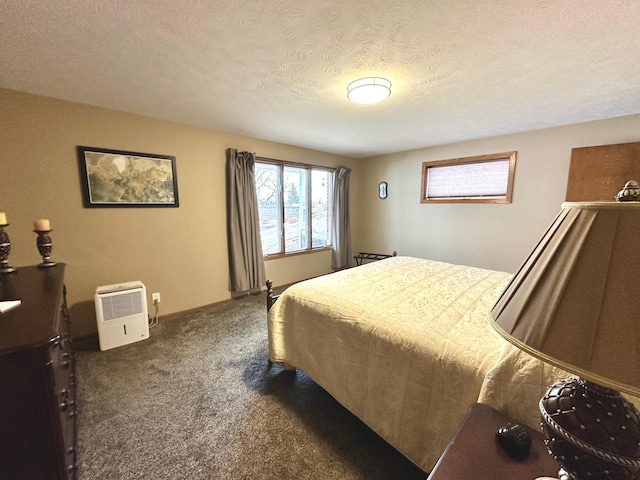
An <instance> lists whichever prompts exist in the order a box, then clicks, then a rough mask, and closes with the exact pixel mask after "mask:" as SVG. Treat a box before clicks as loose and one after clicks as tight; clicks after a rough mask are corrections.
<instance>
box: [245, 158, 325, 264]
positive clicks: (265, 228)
mask: <svg viewBox="0 0 640 480" xmlns="http://www.w3.org/2000/svg"><path fill="white" fill-rule="evenodd" d="M334 170H335V169H333V168H327V167H319V166H315V165H307V164H302V163H293V162H286V161H283V160H274V159H270V158H263V157H256V193H257V196H258V215H259V217H260V237H261V239H262V253H263V254H264V256H265V258H267V257H269V258H275V257H279V256H283V255H289V254H298V253H304V252H310V251H316V250H321V249H325V248H329V247H331V223H332V222H331V211H332V205H331V204H332V201H333V172H334Z"/></svg>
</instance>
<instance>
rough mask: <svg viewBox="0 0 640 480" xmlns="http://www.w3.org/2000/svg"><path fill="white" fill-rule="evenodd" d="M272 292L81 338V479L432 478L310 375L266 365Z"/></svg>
mask: <svg viewBox="0 0 640 480" xmlns="http://www.w3.org/2000/svg"><path fill="white" fill-rule="evenodd" d="M264 303H265V298H264V295H257V296H251V297H246V298H243V299H240V300H235V301H232V302H228V303H224V304H220V305H217V306H214V307H209V308H206V309H202V310H200V311H197V312H194V313H190V314H187V315H184V316H181V317H179V318H170V319H167V320H165V321H163V322H161V323H160V325H159V326H157V327H155V328H153V329H151V338H150V339H148V340H144V341H141V342H138V343H134V344H131V345H128V346H124V347H119V348H116V349H113V350H108V351H105V352H100V351H98V349H97V337H96V339H94V340H93V341H89V342H87V341H86V339H84V341H82V342H76V350H77V353H76V357H77V376H78V391H77V395H78V408H79V417H78V464H79V471H78V474H79V475H78V478H79V479H80V480H111V479H113V480H125V479H127V480H128V479H145V480H150V479H172V480H173V479H190V480H199V479H330V478H333V479H347V480H349V479H354V480H355V479H367V480H376V479H381V480H382V479H408V480H411V479H424V478H426V476H427V475H426V474H425V473H424V472H423V471H421V470H420V469H418V468H417V467H415V466H414V465H413V464H412V463H411V462H410V461H408V460H407V459H406V458H404V457H403V456H402V455H401V454H400V453H398V452H397V451H396V450H394V449H393V448H392V447H390V446H389V445H388V444H387V443H386V442H384V441H383V440H382V439H381V438H380V437H378V436H377V435H376V434H375V433H373V432H372V431H371V430H370V429H369V428H368V427H366V426H365V425H364V424H362V423H361V422H360V421H359V420H358V419H357V418H355V417H354V416H353V415H351V414H350V413H349V412H348V411H347V410H346V409H344V408H343V407H342V406H340V405H339V404H338V403H337V402H336V401H335V400H334V399H333V398H332V397H331V396H330V395H328V394H327V393H326V392H325V391H324V390H323V389H322V388H320V387H319V386H318V385H317V384H315V383H314V382H313V381H312V380H311V379H310V378H309V377H307V376H306V375H305V374H304V372H301V371H297V372H286V371H283V370H281V369H279V368H278V367H275V366H270V365H269V364H268V362H267V360H266V353H267V346H266V342H267V333H266V312H265V307H264Z"/></svg>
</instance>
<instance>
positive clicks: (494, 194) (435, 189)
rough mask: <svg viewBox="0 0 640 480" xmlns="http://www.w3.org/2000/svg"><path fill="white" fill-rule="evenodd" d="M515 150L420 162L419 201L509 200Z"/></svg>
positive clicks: (514, 165) (494, 201) (496, 201)
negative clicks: (420, 188)
mask: <svg viewBox="0 0 640 480" xmlns="http://www.w3.org/2000/svg"><path fill="white" fill-rule="evenodd" d="M515 167H516V152H505V153H494V154H491V155H479V156H477V157H465V158H453V159H450V160H437V161H435V162H424V163H423V164H422V191H421V194H420V201H421V202H422V203H428V202H449V203H453V202H469V203H472V202H474V203H511V195H512V193H513V176H514V172H515Z"/></svg>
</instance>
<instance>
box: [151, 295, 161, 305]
mask: <svg viewBox="0 0 640 480" xmlns="http://www.w3.org/2000/svg"><path fill="white" fill-rule="evenodd" d="M151 300H152V301H153V304H154V305H155V304H156V303H160V292H155V293H152V294H151Z"/></svg>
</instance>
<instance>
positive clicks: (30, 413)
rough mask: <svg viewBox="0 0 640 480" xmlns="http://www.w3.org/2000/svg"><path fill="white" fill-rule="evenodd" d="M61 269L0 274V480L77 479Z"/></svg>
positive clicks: (72, 367)
mask: <svg viewBox="0 0 640 480" xmlns="http://www.w3.org/2000/svg"><path fill="white" fill-rule="evenodd" d="M64 269H65V265H64V264H58V265H57V266H55V267H51V268H44V269H39V268H37V267H22V268H18V269H17V271H16V272H15V273H11V274H4V275H1V276H0V300H15V299H20V300H21V301H22V304H21V305H20V306H19V307H17V308H14V309H12V310H10V311H8V312H5V313H0V385H1V388H2V394H1V395H0V479H2V480H10V479H11V480H13V479H30V480H33V479H38V480H48V479H66V480H68V479H75V478H76V438H77V433H76V432H77V430H76V424H77V422H76V415H77V411H76V403H75V395H76V384H75V361H74V354H73V348H72V344H71V335H70V318H69V314H68V311H67V304H66V299H65V293H66V292H65V287H64Z"/></svg>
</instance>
